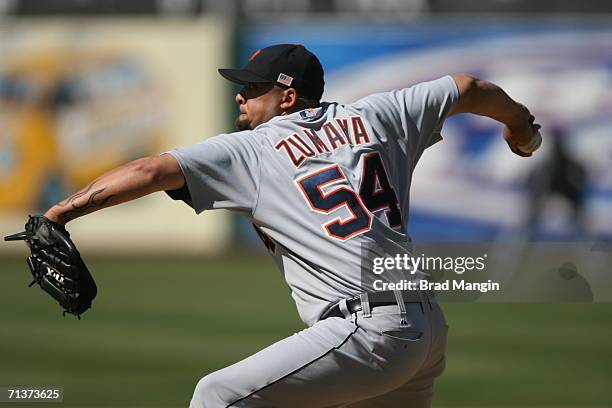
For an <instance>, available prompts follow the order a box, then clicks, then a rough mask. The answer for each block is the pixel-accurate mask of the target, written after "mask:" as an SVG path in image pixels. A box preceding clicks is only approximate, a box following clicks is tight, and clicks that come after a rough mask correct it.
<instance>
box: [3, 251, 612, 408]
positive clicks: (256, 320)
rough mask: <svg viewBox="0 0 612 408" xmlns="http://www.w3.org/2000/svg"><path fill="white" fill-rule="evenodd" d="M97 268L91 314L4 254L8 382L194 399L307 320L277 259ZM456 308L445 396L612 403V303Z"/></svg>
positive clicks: (105, 394)
mask: <svg viewBox="0 0 612 408" xmlns="http://www.w3.org/2000/svg"><path fill="white" fill-rule="evenodd" d="M89 266H90V269H91V270H92V271H93V273H94V274H95V276H96V279H97V282H98V287H99V291H100V293H99V295H98V298H97V299H96V301H95V302H94V306H93V309H92V310H90V311H88V312H87V313H86V314H85V315H84V316H83V319H82V320H81V321H77V320H76V319H75V318H73V317H72V316H71V317H66V318H62V316H61V313H60V310H59V306H58V305H57V304H54V302H53V301H52V300H51V299H50V298H48V297H47V296H44V295H43V294H42V293H41V292H40V291H39V290H38V289H35V288H27V287H26V285H27V283H29V272H28V271H27V267H26V266H25V263H24V262H23V260H7V259H3V260H0V291H1V292H0V293H1V296H0V387H1V386H14V385H57V386H63V387H64V391H65V399H64V403H63V404H61V406H65V407H161V406H165V407H186V406H187V405H188V402H189V399H190V397H191V393H192V391H193V387H194V386H195V384H196V382H197V380H198V379H199V378H201V377H202V376H204V375H205V374H206V373H209V372H211V371H214V370H216V369H219V368H221V367H224V366H226V365H228V364H231V363H233V362H236V361H238V360H240V359H242V358H244V357H246V356H248V355H250V354H252V353H253V352H255V351H257V350H259V349H261V348H263V347H265V346H266V345H268V344H270V343H272V342H274V341H276V340H279V339H281V338H283V337H286V336H288V335H290V334H292V333H293V332H295V331H297V330H300V329H301V328H302V327H303V326H302V324H301V322H300V321H299V319H298V317H297V313H296V312H295V308H294V306H293V303H292V301H291V299H290V297H289V294H288V289H287V287H286V285H285V283H284V282H283V281H282V279H281V277H280V275H279V273H278V272H277V271H276V269H275V267H274V266H273V264H272V262H271V260H269V259H267V258H261V257H259V256H244V255H241V256H234V257H220V258H216V259H207V260H154V261H148V262H147V261H141V260H119V261H109V260H94V261H89ZM445 311H446V313H447V320H448V323H449V325H450V327H451V331H450V338H449V347H448V366H447V370H446V372H445V373H444V375H443V376H442V378H441V379H440V380H439V381H438V383H437V385H436V399H435V406H440V407H458V406H462V407H468V406H474V407H493V406H497V407H501V406H504V407H511V406H523V407H527V406H529V407H536V406H539V407H544V406H546V407H570V406H572V407H579V406H580V407H595V406H598V407H603V406H612V392H611V391H610V384H612V368H610V367H612V345H611V340H612V325H611V323H612V304H484V303H450V304H447V305H445ZM4 406H7V404H1V403H0V407H4ZM19 406H21V407H25V405H21V404H20V405H19ZM38 406H40V404H39V405H38ZM54 406H58V405H54Z"/></svg>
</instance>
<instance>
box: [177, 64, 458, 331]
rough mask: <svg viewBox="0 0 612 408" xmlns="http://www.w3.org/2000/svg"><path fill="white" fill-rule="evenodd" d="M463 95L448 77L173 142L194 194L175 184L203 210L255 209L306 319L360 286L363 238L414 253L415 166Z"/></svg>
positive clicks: (258, 225) (250, 212)
mask: <svg viewBox="0 0 612 408" xmlns="http://www.w3.org/2000/svg"><path fill="white" fill-rule="evenodd" d="M458 98H459V92H458V89H457V86H456V84H455V82H454V80H453V79H452V77H450V76H445V77H443V78H440V79H437V80H434V81H430V82H424V83H420V84H417V85H415V86H412V87H410V88H406V89H401V90H394V91H391V92H385V93H378V94H373V95H370V96H367V97H365V98H363V99H361V100H359V101H357V102H355V103H352V104H348V105H340V104H337V103H322V104H321V106H320V107H319V108H315V109H307V110H303V111H300V112H296V113H293V114H290V115H283V116H277V117H275V118H273V119H271V120H270V121H268V122H267V123H264V124H262V125H260V126H258V127H257V128H255V129H254V130H252V131H244V132H236V133H230V134H222V135H218V136H216V137H212V138H209V139H207V140H205V141H203V142H201V143H198V144H195V145H193V146H189V147H184V148H179V149H175V150H172V151H169V152H167V153H169V154H171V155H172V156H174V157H175V158H176V160H177V161H178V163H179V164H180V167H181V169H182V171H183V174H184V176H185V179H186V188H187V190H188V193H189V197H187V196H181V195H180V194H178V192H177V191H174V192H169V194H170V195H171V196H172V197H173V198H182V199H184V200H185V201H186V202H187V203H188V204H189V205H190V206H191V207H193V209H194V210H195V211H196V212H197V213H200V212H202V211H204V210H208V209H217V208H225V209H229V210H233V211H236V212H239V213H241V214H243V215H245V216H246V217H248V218H249V219H250V220H251V221H252V222H253V224H254V225H255V227H256V230H257V232H258V234H259V235H260V237H261V238H262V240H263V241H264V243H265V244H266V246H267V248H268V250H269V251H270V252H271V254H272V255H273V256H274V258H275V260H276V263H277V264H278V267H279V268H280V270H281V272H282V274H283V277H284V279H285V280H286V282H287V284H288V285H289V288H290V290H291V295H292V297H293V299H294V301H295V303H296V305H297V308H298V312H299V314H300V316H301V318H302V320H303V321H304V322H305V323H306V324H307V325H309V326H310V325H313V324H314V323H315V322H316V321H318V319H319V317H320V315H321V313H322V312H323V311H324V309H325V308H326V307H328V306H329V304H330V303H332V302H337V301H338V300H340V299H342V298H346V297H350V296H355V295H357V294H359V292H360V291H361V289H360V288H361V276H360V266H361V261H362V248H363V246H364V245H370V244H388V245H391V246H397V247H398V248H400V250H401V251H409V243H410V239H409V237H408V235H407V234H406V225H407V214H408V206H409V200H410V194H409V190H410V184H411V179H412V173H413V170H414V167H415V165H416V164H417V162H418V160H419V158H420V157H421V155H422V153H423V151H424V150H425V149H426V148H427V147H429V146H431V145H432V144H434V143H436V142H437V141H439V140H440V139H441V135H440V131H441V128H442V124H443V122H444V119H445V118H446V116H447V114H448V112H449V111H450V110H451V108H452V106H453V105H454V103H455V102H456V101H457V100H458ZM183 192H185V190H183Z"/></svg>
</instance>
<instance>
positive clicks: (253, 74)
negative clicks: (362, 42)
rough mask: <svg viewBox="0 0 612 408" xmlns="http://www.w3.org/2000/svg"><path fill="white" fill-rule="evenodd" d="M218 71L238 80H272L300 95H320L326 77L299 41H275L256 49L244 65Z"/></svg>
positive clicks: (238, 82) (315, 59)
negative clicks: (272, 43) (290, 42)
mask: <svg viewBox="0 0 612 408" xmlns="http://www.w3.org/2000/svg"><path fill="white" fill-rule="evenodd" d="M219 73H220V74H221V75H222V76H223V77H224V78H226V79H228V80H230V81H232V82H235V83H237V84H241V85H245V84H248V83H273V84H275V85H279V86H281V87H285V88H295V89H296V90H297V91H298V94H299V95H302V96H306V97H310V98H313V99H316V100H317V101H318V100H320V99H321V96H322V95H323V88H324V86H325V81H324V80H323V67H322V66H321V62H320V61H319V59H318V58H317V57H316V55H314V54H313V53H311V52H310V51H308V50H307V49H306V47H304V46H303V45H301V44H278V45H272V46H270V47H266V48H262V49H261V50H257V51H255V52H254V53H253V55H251V58H249V62H248V63H247V64H246V66H245V67H244V68H240V69H231V68H221V69H219Z"/></svg>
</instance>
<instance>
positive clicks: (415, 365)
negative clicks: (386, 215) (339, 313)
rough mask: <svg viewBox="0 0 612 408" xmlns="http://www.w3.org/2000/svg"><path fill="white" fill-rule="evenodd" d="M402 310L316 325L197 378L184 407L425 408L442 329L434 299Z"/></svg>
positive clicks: (439, 360) (440, 357)
mask: <svg viewBox="0 0 612 408" xmlns="http://www.w3.org/2000/svg"><path fill="white" fill-rule="evenodd" d="M406 309H407V317H408V324H407V325H402V326H400V314H399V308H398V306H397V305H392V306H379V307H376V308H374V309H372V314H371V317H364V316H363V312H357V313H354V314H352V315H347V316H345V318H340V317H330V318H328V319H325V320H321V321H319V322H317V323H315V324H314V325H313V326H311V327H309V328H307V329H305V330H302V331H300V332H298V333H295V334H294V335H293V336H291V337H288V338H286V339H284V340H281V341H279V342H277V343H275V344H272V345H271V346H269V347H267V348H265V349H263V350H261V351H259V352H258V353H256V354H254V355H252V356H250V357H248V358H246V359H244V360H242V361H240V362H238V363H236V364H233V365H231V366H229V367H227V368H224V369H222V370H219V371H216V372H214V373H211V374H209V375H207V376H205V377H204V378H202V379H201V380H200V381H199V382H198V384H197V386H196V388H195V391H194V394H193V398H192V400H191V404H190V408H230V407H232V408H233V407H240V408H255V407H257V408H263V407H266V408H272V407H274V408H276V407H283V408H301V407H303V408H317V407H321V408H323V407H346V408H366V407H368V408H378V407H380V408H386V407H403V408H409V407H410V408H425V407H430V406H431V400H432V397H433V385H434V381H435V379H436V378H437V377H438V376H439V375H440V374H441V373H442V371H443V370H444V366H445V356H444V353H445V349H446V337H447V332H448V326H447V325H446V321H445V319H444V314H443V312H442V310H441V309H440V307H439V305H438V304H437V302H435V301H432V302H431V303H430V302H424V303H406ZM347 314H348V313H347Z"/></svg>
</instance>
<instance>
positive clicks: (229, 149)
mask: <svg viewBox="0 0 612 408" xmlns="http://www.w3.org/2000/svg"><path fill="white" fill-rule="evenodd" d="M257 136H258V134H257V133H255V132H252V131H245V132H236V133H230V134H222V135H219V136H215V137H212V138H210V139H207V140H205V141H203V142H200V143H197V144H194V145H192V146H187V147H181V148H178V149H173V150H170V151H168V152H165V153H162V154H170V155H172V156H173V157H174V158H175V159H176V160H177V162H178V163H179V166H180V167H181V170H182V172H183V175H184V176H185V181H186V184H185V187H183V189H179V190H172V191H166V193H167V194H168V195H169V196H170V197H171V198H173V199H175V200H183V201H185V202H186V203H187V204H188V205H189V206H191V207H192V208H193V209H194V210H195V212H196V213H198V214H199V213H201V212H202V211H204V210H210V209H218V208H224V209H229V210H234V211H238V212H242V213H247V214H250V213H252V212H253V209H254V208H255V205H256V202H257V196H258V192H259V166H260V157H261V143H260V141H259V140H258V138H257Z"/></svg>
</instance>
